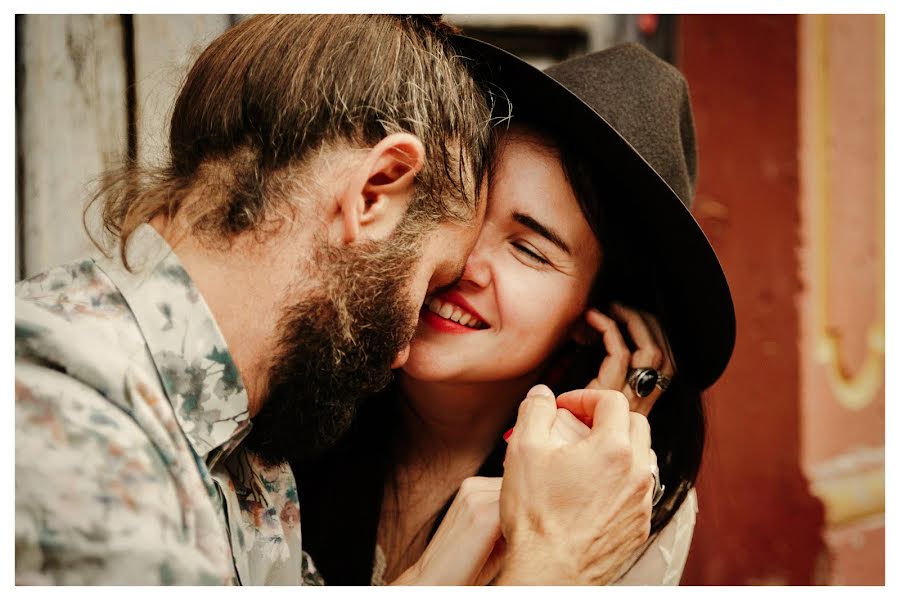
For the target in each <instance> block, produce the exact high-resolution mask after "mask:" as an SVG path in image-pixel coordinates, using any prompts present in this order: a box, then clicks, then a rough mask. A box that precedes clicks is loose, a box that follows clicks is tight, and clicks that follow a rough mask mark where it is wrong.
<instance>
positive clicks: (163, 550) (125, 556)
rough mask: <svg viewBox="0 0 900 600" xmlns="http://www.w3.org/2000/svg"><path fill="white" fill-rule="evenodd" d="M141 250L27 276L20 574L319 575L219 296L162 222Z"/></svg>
mask: <svg viewBox="0 0 900 600" xmlns="http://www.w3.org/2000/svg"><path fill="white" fill-rule="evenodd" d="M128 258H129V264H130V265H131V266H132V269H133V272H130V271H128V270H127V269H125V268H124V266H123V265H122V263H121V261H120V260H118V259H117V258H114V259H110V258H97V259H86V260H83V261H80V262H76V263H72V264H69V265H65V266H61V267H57V268H55V269H51V270H50V271H47V272H45V273H43V274H40V275H37V276H36V277H33V278H31V279H28V280H25V281H22V282H20V283H18V284H17V285H16V338H15V339H16V345H15V348H16V371H15V374H16V410H15V423H16V425H15V427H16V433H15V443H16V450H15V462H16V480H15V487H16V498H15V506H16V517H15V530H16V535H15V538H16V581H17V583H19V584H78V585H84V584H252V585H258V584H289V585H290V584H292V585H300V584H320V583H321V582H322V581H321V578H320V576H319V574H318V573H317V571H316V569H315V567H314V566H313V565H312V562H311V561H310V559H309V557H308V556H307V555H306V553H304V552H303V551H302V549H301V537H300V511H299V502H298V498H297V488H296V483H295V481H294V477H293V474H292V472H291V469H290V467H289V466H288V465H286V464H285V465H280V466H277V467H267V466H265V465H263V464H261V463H260V462H259V461H258V459H257V458H256V457H255V456H254V455H253V454H252V453H250V452H249V451H246V450H245V449H244V448H243V447H242V446H241V441H242V440H243V439H244V438H245V437H246V435H247V433H248V432H249V431H250V427H251V423H250V421H249V418H248V404H247V394H246V392H245V390H244V385H243V382H242V381H241V376H240V374H239V373H238V371H237V369H236V368H235V365H234V362H233V361H232V358H231V354H230V353H229V351H228V347H227V346H226V344H225V340H224V338H223V336H222V333H221V332H220V331H219V328H218V326H217V325H216V322H215V320H214V319H213V316H212V314H211V313H210V310H209V308H208V307H207V305H206V303H205V302H204V300H203V298H202V297H201V296H200V293H199V292H198V290H197V288H196V287H195V286H194V284H193V282H192V281H191V279H190V277H189V276H188V274H187V272H186V271H185V269H184V268H183V267H182V265H181V264H180V262H179V261H178V258H177V256H176V255H175V253H174V252H172V250H171V248H170V247H169V246H168V245H167V244H166V242H165V241H164V240H163V239H162V237H160V236H159V235H158V234H157V233H156V231H155V230H154V229H153V228H152V227H151V226H149V225H142V226H141V227H139V228H138V229H137V230H136V231H135V233H134V234H133V235H132V237H131V239H130V241H129V245H128Z"/></svg>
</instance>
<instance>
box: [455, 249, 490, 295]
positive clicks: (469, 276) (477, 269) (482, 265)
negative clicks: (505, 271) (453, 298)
mask: <svg viewBox="0 0 900 600" xmlns="http://www.w3.org/2000/svg"><path fill="white" fill-rule="evenodd" d="M462 281H468V282H470V283H472V284H474V285H476V286H478V287H482V288H483V287H487V286H488V284H490V282H491V268H490V262H489V261H488V260H487V256H486V254H485V252H484V249H483V247H481V246H480V245H476V246H475V248H474V249H473V250H472V253H471V254H470V255H469V258H468V259H466V268H465V269H464V270H463V276H462Z"/></svg>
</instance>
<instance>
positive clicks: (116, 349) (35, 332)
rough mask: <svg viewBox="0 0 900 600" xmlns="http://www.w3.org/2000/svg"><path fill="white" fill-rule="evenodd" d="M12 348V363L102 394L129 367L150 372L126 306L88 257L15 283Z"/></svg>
mask: <svg viewBox="0 0 900 600" xmlns="http://www.w3.org/2000/svg"><path fill="white" fill-rule="evenodd" d="M15 343H16V360H17V364H18V363H19V361H20V360H21V361H32V362H35V363H38V364H44V365H48V366H52V367H53V368H55V369H57V370H60V371H63V372H65V373H67V374H69V375H70V376H72V377H74V378H76V379H79V380H81V381H82V382H83V383H85V384H87V385H89V386H90V387H93V388H95V389H97V390H99V391H100V392H101V394H103V395H109V392H110V391H111V390H112V389H117V388H119V387H120V382H121V380H122V378H123V377H124V375H125V371H126V370H128V369H129V368H131V369H135V368H136V369H138V370H141V371H150V370H152V368H153V367H152V363H151V362H149V360H150V359H149V356H148V354H147V349H146V344H145V343H144V339H143V336H142V334H141V330H140V327H139V326H138V324H137V322H136V321H135V318H134V315H133V314H132V312H131V310H130V309H129V307H128V304H127V302H126V301H125V300H124V298H123V297H122V294H121V293H120V292H119V290H118V288H116V286H115V284H113V282H112V281H111V280H110V279H109V277H107V276H106V274H105V273H104V272H103V271H102V270H101V269H100V268H99V267H98V266H97V264H96V263H95V262H94V260H93V259H90V258H88V259H84V260H80V261H76V262H73V263H69V264H66V265H61V266H59V267H55V268H53V269H50V270H48V271H45V272H43V273H41V274H39V275H35V276H34V277H31V278H29V279H26V280H23V281H20V282H19V283H17V284H16V333H15ZM148 374H149V373H148Z"/></svg>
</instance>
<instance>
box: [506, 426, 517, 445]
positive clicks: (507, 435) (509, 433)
mask: <svg viewBox="0 0 900 600" xmlns="http://www.w3.org/2000/svg"><path fill="white" fill-rule="evenodd" d="M513 429H515V427H510V428H509V431H507V432H506V433H504V434H503V441H504V442H508V441H509V437H510V436H511V435H512V433H513Z"/></svg>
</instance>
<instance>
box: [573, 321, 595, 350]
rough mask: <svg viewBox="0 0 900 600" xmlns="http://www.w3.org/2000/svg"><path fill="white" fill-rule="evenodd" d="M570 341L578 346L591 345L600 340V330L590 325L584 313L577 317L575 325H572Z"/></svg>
mask: <svg viewBox="0 0 900 600" xmlns="http://www.w3.org/2000/svg"><path fill="white" fill-rule="evenodd" d="M571 338H572V341H573V342H575V343H576V344H578V345H579V346H593V345H594V344H596V343H597V342H598V341H599V340H600V332H598V331H597V330H596V329H594V328H593V327H591V326H590V324H589V323H588V322H587V321H585V319H584V315H582V316H580V317H578V320H577V321H576V322H575V325H574V326H573V327H572V334H571Z"/></svg>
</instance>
